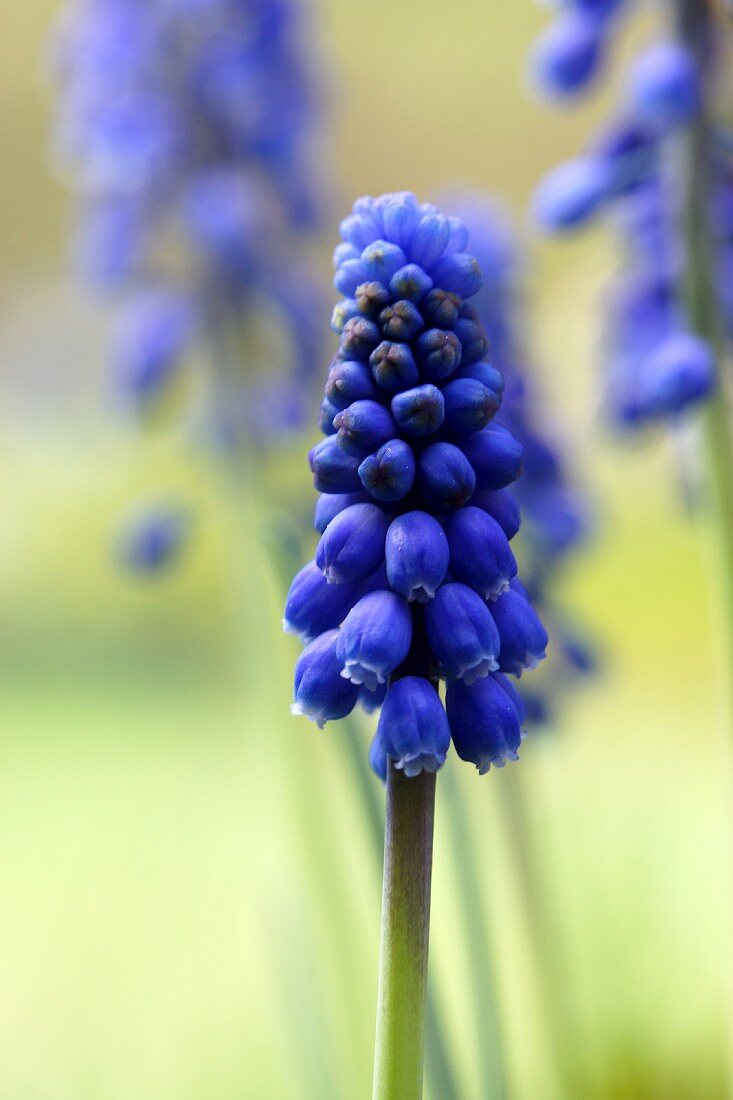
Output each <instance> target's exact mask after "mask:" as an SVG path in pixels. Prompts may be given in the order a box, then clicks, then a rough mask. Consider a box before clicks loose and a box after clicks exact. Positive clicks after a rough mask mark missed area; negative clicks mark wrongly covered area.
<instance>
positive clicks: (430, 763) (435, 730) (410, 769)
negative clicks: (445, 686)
mask: <svg viewBox="0 0 733 1100" xmlns="http://www.w3.org/2000/svg"><path fill="white" fill-rule="evenodd" d="M377 736H378V738H379V742H380V744H381V746H382V749H383V750H384V752H385V753H386V754H387V756H388V757H389V758H390V759H391V760H394V761H395V767H397V768H402V770H403V771H404V773H405V775H407V776H409V777H413V776H415V775H419V774H420V772H422V771H426V772H437V771H438V769H439V768H441V767H442V766H443V764H444V763H445V757H446V754H447V752H448V749H449V748H450V729H449V728H448V719H447V718H446V714H445V710H444V709H443V704H442V703H441V701H440V696H439V695H438V693H437V691H436V690H435V688H434V687H433V685H432V684H431V683H429V681H428V680H424V679H423V678H422V676H405V677H403V678H402V679H401V680H397V682H396V683H394V684H390V687H389V691H388V692H387V698H386V699H385V700H384V706H383V707H382V713H381V714H380V716H379V725H378V726H377Z"/></svg>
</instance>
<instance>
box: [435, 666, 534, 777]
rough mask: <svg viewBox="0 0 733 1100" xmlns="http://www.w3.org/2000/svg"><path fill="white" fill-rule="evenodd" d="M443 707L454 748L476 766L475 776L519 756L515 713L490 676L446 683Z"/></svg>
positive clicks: (519, 734) (519, 738) (517, 717)
mask: <svg viewBox="0 0 733 1100" xmlns="http://www.w3.org/2000/svg"><path fill="white" fill-rule="evenodd" d="M445 707H446V711H447V714H448V724H449V725H450V732H451V737H452V739H453V745H454V746H455V750H456V752H457V753H458V755H459V756H460V758H461V760H467V761H469V762H470V763H471V764H475V765H476V767H477V768H478V771H479V775H485V773H486V772H487V771H488V770H489V768H490V767H491V765H492V764H493V765H494V767H496V768H501V767H503V766H504V765H505V764H506V762H507V760H517V759H518V758H519V756H518V749H519V746H520V744H521V741H522V734H521V729H520V722H519V715H518V714H517V709H516V707H515V706H514V703H513V702H512V700H511V699H510V698H509V696H508V694H507V693H506V691H504V689H503V687H502V686H501V684H500V683H498V682H497V681H496V680H495V679H494V677H493V676H487V677H485V678H484V679H482V680H477V681H476V683H475V684H470V685H468V684H465V683H463V682H462V681H460V680H456V681H455V682H453V683H450V684H448V688H447V690H446V694H445Z"/></svg>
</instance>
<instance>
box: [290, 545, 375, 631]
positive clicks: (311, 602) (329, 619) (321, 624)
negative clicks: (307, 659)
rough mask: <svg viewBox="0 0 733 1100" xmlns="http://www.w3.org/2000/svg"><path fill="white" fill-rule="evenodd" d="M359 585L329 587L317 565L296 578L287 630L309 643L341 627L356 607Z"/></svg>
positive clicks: (310, 564) (303, 571) (333, 585)
mask: <svg viewBox="0 0 733 1100" xmlns="http://www.w3.org/2000/svg"><path fill="white" fill-rule="evenodd" d="M357 592H358V586H357V585H356V584H329V583H328V581H327V580H326V578H325V577H324V575H323V573H322V572H321V570H320V569H319V568H318V566H317V565H316V563H315V562H314V561H311V562H309V563H308V565H306V566H304V567H303V568H302V569H301V570H300V572H299V573H297V574H296V576H295V579H294V580H293V583H292V584H291V585H290V591H289V592H288V598H287V602H286V604H285V617H284V619H283V630H284V631H285V633H286V634H296V635H297V636H298V637H299V638H302V639H303V641H305V642H309V641H311V639H313V638H317V637H318V635H319V634H323V632H324V631H325V630H332V629H333V628H334V627H337V626H340V624H341V623H342V622H343V620H344V619H345V618H346V615H347V614H348V613H349V611H350V609H351V608H352V607H353V605H354V600H355V599H356V596H357Z"/></svg>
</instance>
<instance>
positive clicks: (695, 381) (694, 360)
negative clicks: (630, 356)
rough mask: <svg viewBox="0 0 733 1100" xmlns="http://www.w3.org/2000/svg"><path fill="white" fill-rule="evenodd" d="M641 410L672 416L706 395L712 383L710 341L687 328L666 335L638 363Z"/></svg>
mask: <svg viewBox="0 0 733 1100" xmlns="http://www.w3.org/2000/svg"><path fill="white" fill-rule="evenodd" d="M641 373H642V385H643V390H644V412H645V414H646V415H647V416H651V417H664V416H675V415H676V414H678V413H681V412H683V411H684V410H685V409H688V408H689V407H690V406H691V405H694V404H696V403H698V402H700V401H702V400H703V398H705V397H708V396H709V394H710V393H711V391H712V390H713V388H714V386H715V361H714V358H713V353H712V350H711V348H710V345H709V344H708V343H706V342H705V340H701V339H700V337H698V336H694V335H693V334H691V333H687V332H677V333H674V334H673V335H672V336H669V337H667V339H666V340H664V341H663V342H662V343H661V344H659V345H658V346H657V347H656V348H654V350H653V351H652V352H651V353H650V354H649V355H648V356H647V358H646V359H645V360H644V363H643V365H642V372H641Z"/></svg>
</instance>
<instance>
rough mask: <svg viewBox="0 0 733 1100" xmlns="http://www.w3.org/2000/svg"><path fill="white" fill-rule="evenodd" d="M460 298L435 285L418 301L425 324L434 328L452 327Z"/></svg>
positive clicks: (457, 312)
mask: <svg viewBox="0 0 733 1100" xmlns="http://www.w3.org/2000/svg"><path fill="white" fill-rule="evenodd" d="M460 309H461V299H460V298H459V297H458V295H457V294H452V293H451V292H450V291H448V290H440V289H438V287H435V288H434V289H433V290H431V291H430V293H429V294H426V295H425V297H424V298H423V300H422V302H421V303H420V310H421V312H422V315H423V317H424V318H425V321H426V323H427V324H429V325H430V326H432V327H435V328H453V326H454V325H455V323H456V321H457V320H458V317H459V314H460Z"/></svg>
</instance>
